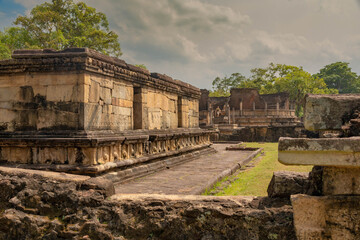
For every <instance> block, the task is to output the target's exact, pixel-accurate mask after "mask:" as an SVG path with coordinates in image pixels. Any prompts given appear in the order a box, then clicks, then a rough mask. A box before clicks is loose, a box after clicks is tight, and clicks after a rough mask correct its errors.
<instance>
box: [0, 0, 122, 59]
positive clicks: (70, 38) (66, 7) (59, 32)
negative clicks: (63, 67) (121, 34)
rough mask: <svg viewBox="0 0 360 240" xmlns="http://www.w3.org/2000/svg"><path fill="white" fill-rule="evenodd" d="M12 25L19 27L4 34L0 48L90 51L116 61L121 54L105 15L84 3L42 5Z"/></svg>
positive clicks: (57, 1) (65, 1) (69, 1)
mask: <svg viewBox="0 0 360 240" xmlns="http://www.w3.org/2000/svg"><path fill="white" fill-rule="evenodd" d="M14 24H15V25H17V26H18V27H12V28H9V29H7V30H5V31H4V33H2V34H1V36H2V37H1V39H0V43H1V44H0V47H1V46H2V47H3V48H5V47H6V48H7V49H8V50H10V51H12V50H14V49H16V48H53V49H56V50H62V49H64V48H68V47H89V48H92V49H95V50H97V51H99V52H102V53H104V54H108V55H112V56H116V57H119V56H121V54H122V53H121V49H120V43H119V41H118V35H117V34H116V33H114V32H113V31H110V30H109V23H108V21H107V18H106V15H105V14H103V13H100V12H97V11H96V9H95V8H92V7H89V6H87V5H86V4H85V3H83V2H78V3H74V2H73V0H52V2H51V3H48V2H45V3H43V4H40V5H37V6H36V7H34V8H33V9H32V10H31V12H30V15H29V16H19V17H18V18H17V19H16V20H15V21H14ZM4 36H5V37H4ZM3 55H4V56H5V57H6V56H8V54H3ZM4 56H2V57H4Z"/></svg>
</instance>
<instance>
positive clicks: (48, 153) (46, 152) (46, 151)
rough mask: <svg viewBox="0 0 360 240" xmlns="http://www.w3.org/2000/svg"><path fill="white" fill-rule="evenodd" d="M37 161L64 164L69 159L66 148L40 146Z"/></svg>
mask: <svg viewBox="0 0 360 240" xmlns="http://www.w3.org/2000/svg"><path fill="white" fill-rule="evenodd" d="M38 151H39V152H38V154H37V157H38V159H37V161H36V162H35V163H39V164H64V163H65V162H66V160H67V154H66V149H65V148H55V147H52V148H38Z"/></svg>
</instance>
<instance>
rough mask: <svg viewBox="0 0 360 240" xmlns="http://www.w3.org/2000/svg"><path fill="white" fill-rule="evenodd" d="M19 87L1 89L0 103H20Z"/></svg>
mask: <svg viewBox="0 0 360 240" xmlns="http://www.w3.org/2000/svg"><path fill="white" fill-rule="evenodd" d="M20 100H21V99H20V88H19V87H4V88H0V102H7V101H20Z"/></svg>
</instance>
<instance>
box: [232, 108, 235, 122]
mask: <svg viewBox="0 0 360 240" xmlns="http://www.w3.org/2000/svg"><path fill="white" fill-rule="evenodd" d="M232 112H233V124H235V123H236V120H235V114H236V112H235V108H233V110H232Z"/></svg>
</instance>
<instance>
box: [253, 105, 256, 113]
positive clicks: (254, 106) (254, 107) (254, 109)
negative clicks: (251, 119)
mask: <svg viewBox="0 0 360 240" xmlns="http://www.w3.org/2000/svg"><path fill="white" fill-rule="evenodd" d="M255 111H256V105H255V102H253V114H254V116H255V114H256V112H255Z"/></svg>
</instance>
